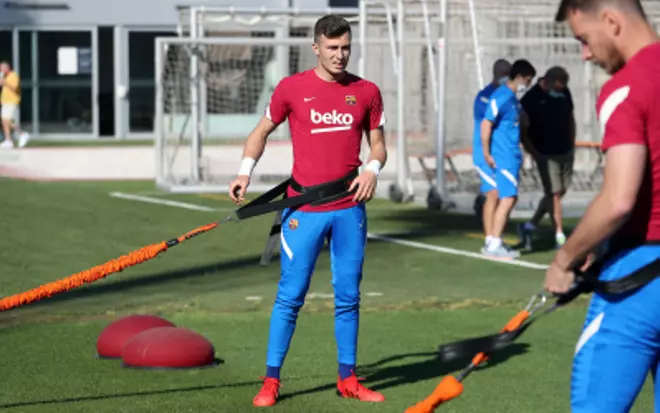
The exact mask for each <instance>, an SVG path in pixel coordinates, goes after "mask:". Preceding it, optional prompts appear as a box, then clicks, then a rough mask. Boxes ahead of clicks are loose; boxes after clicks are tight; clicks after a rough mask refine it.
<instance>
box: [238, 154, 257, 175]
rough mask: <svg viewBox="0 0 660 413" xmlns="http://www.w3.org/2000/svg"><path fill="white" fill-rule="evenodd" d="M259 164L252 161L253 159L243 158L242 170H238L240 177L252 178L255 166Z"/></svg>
mask: <svg viewBox="0 0 660 413" xmlns="http://www.w3.org/2000/svg"><path fill="white" fill-rule="evenodd" d="M256 164H257V161H256V160H254V159H252V158H243V159H242V160H241V168H240V169H239V170H238V175H239V176H240V175H247V176H251V175H252V170H253V169H254V166H255V165H256Z"/></svg>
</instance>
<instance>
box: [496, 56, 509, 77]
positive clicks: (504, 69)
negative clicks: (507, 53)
mask: <svg viewBox="0 0 660 413" xmlns="http://www.w3.org/2000/svg"><path fill="white" fill-rule="evenodd" d="M510 71H511V63H509V61H508V60H506V59H497V60H496V61H495V63H493V79H499V78H500V77H502V76H507V75H508V74H509V72H510Z"/></svg>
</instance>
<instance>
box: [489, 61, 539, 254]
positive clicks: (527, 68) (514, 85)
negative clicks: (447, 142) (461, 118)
mask: <svg viewBox="0 0 660 413" xmlns="http://www.w3.org/2000/svg"><path fill="white" fill-rule="evenodd" d="M534 76H536V69H534V66H532V64H531V63H529V62H528V61H527V60H524V59H520V60H516V61H515V62H514V63H513V65H512V66H511V71H510V73H509V80H508V81H507V82H506V83H505V84H503V85H502V86H500V87H499V88H497V90H496V91H495V92H493V94H492V95H491V97H490V102H489V103H488V107H487V108H486V114H485V115H484V119H483V121H482V122H481V142H482V150H483V153H484V159H485V160H486V164H488V166H489V167H490V168H493V169H494V170H495V184H496V186H497V196H498V198H499V201H498V203H497V207H496V208H495V212H494V214H493V218H492V219H493V221H492V227H491V229H492V233H491V235H492V238H491V239H490V242H489V243H488V244H487V245H485V246H484V247H483V248H482V250H481V251H482V253H483V254H485V255H488V256H491V257H494V258H501V259H514V258H517V257H519V256H520V252H518V251H515V250H512V249H511V248H510V247H509V246H507V245H505V244H504V243H503V242H502V232H504V227H505V226H506V222H507V220H508V219H509V214H510V213H511V210H512V209H513V207H514V205H515V204H516V200H517V199H518V176H519V172H520V167H521V166H522V160H523V159H522V149H521V147H520V101H519V100H518V96H521V95H523V94H524V93H525V91H526V90H527V88H529V85H530V84H531V83H532V79H533V78H534Z"/></svg>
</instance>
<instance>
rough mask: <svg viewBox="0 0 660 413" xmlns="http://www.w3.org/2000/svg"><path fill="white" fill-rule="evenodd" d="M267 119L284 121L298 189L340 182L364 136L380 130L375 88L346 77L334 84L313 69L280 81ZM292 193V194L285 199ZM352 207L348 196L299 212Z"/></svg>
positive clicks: (353, 164)
mask: <svg viewBox="0 0 660 413" xmlns="http://www.w3.org/2000/svg"><path fill="white" fill-rule="evenodd" d="M266 117H267V118H268V119H270V120H271V122H273V123H275V124H276V125H279V124H280V123H282V122H284V120H286V119H287V118H288V121H289V129H290V133H291V143H292V146H293V171H292V176H293V178H294V179H295V180H296V181H298V182H299V183H300V184H301V185H303V186H312V185H318V184H322V183H326V182H329V181H333V180H336V179H339V178H341V177H343V176H345V175H346V174H348V173H349V172H350V171H351V170H353V169H355V168H358V167H359V166H360V165H361V164H362V162H361V161H360V146H361V144H362V134H363V132H364V131H369V130H373V129H376V128H378V127H380V126H382V125H384V124H385V117H384V114H383V98H382V96H381V93H380V89H379V88H378V86H376V85H375V84H374V83H372V82H370V81H368V80H365V79H362V78H360V77H358V76H355V75H353V74H351V73H347V75H346V76H345V77H344V78H343V79H342V80H340V81H338V82H334V81H332V82H330V81H325V80H323V79H321V78H320V77H319V76H318V75H317V74H316V71H315V70H314V69H310V70H306V71H304V72H300V73H296V74H294V75H292V76H288V77H286V78H284V79H282V80H281V81H280V82H279V84H278V85H277V87H276V88H275V91H274V92H273V95H272V97H271V100H270V102H269V104H268V108H267V109H266ZM295 195H297V193H296V192H295V191H293V190H292V189H291V188H289V189H288V192H287V196H290V197H292V196H295ZM355 205H357V203H355V202H353V195H351V196H348V197H345V198H343V199H340V200H337V201H333V202H329V203H326V204H323V205H318V206H311V205H303V206H302V207H300V208H299V210H301V211H331V210H337V209H344V208H349V207H352V206H355Z"/></svg>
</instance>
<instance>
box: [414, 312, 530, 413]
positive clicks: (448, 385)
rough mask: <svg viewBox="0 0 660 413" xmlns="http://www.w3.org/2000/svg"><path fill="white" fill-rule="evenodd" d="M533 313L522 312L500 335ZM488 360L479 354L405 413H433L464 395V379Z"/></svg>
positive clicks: (515, 328) (514, 328) (484, 354)
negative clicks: (442, 405) (460, 371)
mask: <svg viewBox="0 0 660 413" xmlns="http://www.w3.org/2000/svg"><path fill="white" fill-rule="evenodd" d="M530 315H531V313H530V312H529V311H528V310H526V309H525V310H522V311H520V312H519V313H518V314H516V315H515V316H513V317H512V318H511V319H510V320H509V321H508V322H507V323H506V325H505V326H504V327H503V328H502V329H501V330H500V333H508V332H511V331H514V330H517V329H518V328H519V327H520V326H521V325H522V324H523V323H524V322H525V320H527V319H528V318H529V316H530ZM486 360H488V356H487V355H486V353H477V354H476V355H475V356H474V358H472V361H471V362H470V365H469V366H468V367H467V368H466V369H465V370H463V372H462V373H461V374H460V375H459V376H458V377H454V376H446V377H444V378H443V379H442V380H441V381H440V383H438V385H437V386H436V387H435V389H433V392H431V394H429V395H428V396H427V397H426V398H425V399H424V400H422V401H420V402H419V403H417V404H415V405H414V406H412V407H409V408H408V409H406V411H405V413H433V412H434V411H435V409H436V408H437V407H438V406H440V405H441V404H442V403H445V402H448V401H449V400H453V399H455V398H457V397H458V396H460V395H461V394H462V393H463V383H462V381H463V379H465V377H467V375H468V374H469V373H470V372H471V371H472V370H473V369H475V368H476V367H477V366H478V365H480V364H482V363H483V362H485V361H486Z"/></svg>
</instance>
